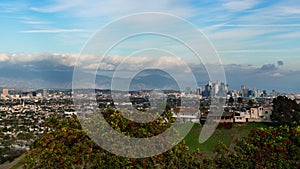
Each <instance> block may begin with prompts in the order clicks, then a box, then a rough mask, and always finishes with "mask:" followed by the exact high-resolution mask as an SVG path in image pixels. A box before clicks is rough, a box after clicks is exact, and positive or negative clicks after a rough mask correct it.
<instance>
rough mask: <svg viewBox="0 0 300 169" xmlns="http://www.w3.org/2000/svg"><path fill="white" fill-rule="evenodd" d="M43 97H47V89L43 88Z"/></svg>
mask: <svg viewBox="0 0 300 169" xmlns="http://www.w3.org/2000/svg"><path fill="white" fill-rule="evenodd" d="M43 97H47V89H43Z"/></svg>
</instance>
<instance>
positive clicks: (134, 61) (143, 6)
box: [0, 0, 300, 93]
mask: <svg viewBox="0 0 300 169" xmlns="http://www.w3.org/2000/svg"><path fill="white" fill-rule="evenodd" d="M143 12H158V13H168V14H171V15H175V16H178V17H180V18H182V19H185V20H186V21H188V22H190V23H191V24H193V25H194V26H196V27H197V28H198V29H199V30H200V31H201V32H202V33H203V34H204V35H205V36H206V37H207V38H208V40H209V41H210V42H211V43H212V44H213V45H214V47H215V49H216V52H217V53H218V55H219V57H220V60H221V63H222V64H223V66H224V70H225V74H226V83H228V84H231V86H232V87H233V88H235V89H238V88H240V85H241V84H245V85H247V86H253V87H254V86H255V87H257V88H260V89H266V90H268V91H271V90H273V89H274V90H276V91H282V92H292V93H299V92H300V87H299V85H298V84H299V83H300V78H299V73H300V69H299V66H298V65H299V61H298V58H299V53H300V48H299V44H300V43H299V39H300V38H299V37H300V33H299V32H300V19H299V18H300V6H299V4H298V2H297V1H296V0H292V1H272V2H270V1H263V0H243V1H236V0H219V1H215V2H210V1H194V0H193V1H180V2H179V1H175V2H174V1H170V0H167V1H164V2H160V1H151V2H140V1H137V0H133V1H129V2H128V1H122V0H118V1H114V2H110V1H106V0H105V1H101V2H98V1H93V0H91V1H81V0H78V1H75V2H69V1H55V0H47V1H43V2H36V1H33V0H26V1H22V2H20V1H0V14H1V15H0V18H1V21H0V23H1V25H2V27H1V28H0V30H1V37H2V41H1V42H0V87H6V86H21V87H32V86H34V87H37V88H38V87H40V88H43V87H46V88H48V87H51V86H52V87H53V88H59V87H61V88H70V87H71V84H72V73H73V68H74V66H75V64H76V58H77V57H78V56H79V54H80V52H81V50H82V49H83V47H84V45H85V43H86V42H87V41H88V40H89V38H90V37H92V35H93V34H94V33H95V32H96V31H98V30H99V29H100V28H102V27H104V26H105V25H107V24H109V23H111V22H113V21H115V20H117V19H118V18H120V17H124V16H127V15H132V14H135V13H143ZM160 22H162V21H161V20H160V18H157V20H155V23H157V24H158V25H159V23H160ZM125 29H126V27H122V28H120V30H118V31H123V30H125ZM170 31H171V32H176V31H177V30H176V29H174V30H170ZM107 36H108V37H110V36H113V34H108V35H107ZM150 38H155V37H150ZM191 38H192V37H191ZM143 40H144V39H141V38H135V39H132V40H130V41H127V44H126V45H125V46H122V45H121V48H120V49H121V50H120V51H112V53H111V57H110V58H109V59H107V60H105V62H103V63H104V64H102V65H100V67H99V69H100V70H99V72H98V75H99V79H101V78H102V81H105V80H107V79H109V78H111V77H112V72H113V71H114V70H115V69H116V68H117V66H118V65H119V64H120V63H122V61H123V59H124V56H125V55H127V53H126V52H128V51H127V50H125V49H127V48H132V46H134V45H135V44H137V43H138V44H139V45H143V44H141V43H140V42H142V41H143ZM172 46H173V47H172ZM123 49H124V50H123ZM170 49H174V50H176V49H178V44H176V43H172V44H170ZM179 53H180V51H179ZM142 54H143V55H141V56H133V57H132V58H130V59H127V60H126V61H125V64H126V65H127V66H126V68H128V69H124V70H123V74H121V75H120V77H119V78H126V77H127V75H128V74H131V73H132V70H135V69H138V68H140V67H143V66H144V65H159V66H160V67H161V68H168V69H170V70H171V71H173V72H176V71H178V70H176V69H177V67H176V66H178V60H176V59H174V57H172V56H169V55H167V54H165V53H160V55H161V56H160V59H157V58H153V57H150V55H149V53H142ZM183 55H184V53H183ZM181 57H185V56H181ZM98 59H99V58H97V57H95V56H86V57H84V60H82V61H87V60H89V61H91V62H89V63H87V66H85V67H82V68H83V69H85V70H86V72H89V71H90V70H91V68H94V67H95V66H96V65H95V64H94V62H93V61H94V60H98ZM161 60H163V61H164V62H162V61H161ZM191 62H192V61H191ZM137 65H138V66H137ZM206 66H218V65H207V64H205V63H203V65H193V66H192V67H190V69H191V71H192V72H193V73H195V74H196V75H197V77H196V80H197V82H199V83H200V82H203V81H208V80H209V78H208V76H207V72H206V70H205V67H206ZM103 79H104V80H103ZM187 81H188V79H187ZM101 83H102V82H101ZM103 87H104V86H103Z"/></svg>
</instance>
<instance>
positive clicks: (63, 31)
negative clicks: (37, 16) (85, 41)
mask: <svg viewBox="0 0 300 169" xmlns="http://www.w3.org/2000/svg"><path fill="white" fill-rule="evenodd" d="M71 32H85V30H83V29H39V30H24V31H20V33H71Z"/></svg>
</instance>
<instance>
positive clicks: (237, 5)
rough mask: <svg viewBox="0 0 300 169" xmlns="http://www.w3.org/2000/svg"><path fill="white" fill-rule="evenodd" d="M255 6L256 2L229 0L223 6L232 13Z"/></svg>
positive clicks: (253, 0)
mask: <svg viewBox="0 0 300 169" xmlns="http://www.w3.org/2000/svg"><path fill="white" fill-rule="evenodd" d="M257 4H258V1H257V0H233V1H232V0H230V1H228V2H225V3H224V4H223V6H224V7H225V8H226V9H228V10H232V11H244V10H247V9H251V8H253V7H254V6H255V5H257Z"/></svg>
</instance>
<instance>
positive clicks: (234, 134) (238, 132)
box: [185, 123, 270, 153]
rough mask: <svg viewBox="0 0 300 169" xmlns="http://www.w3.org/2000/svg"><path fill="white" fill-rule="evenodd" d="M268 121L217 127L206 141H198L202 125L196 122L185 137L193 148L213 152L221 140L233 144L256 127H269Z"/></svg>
mask: <svg viewBox="0 0 300 169" xmlns="http://www.w3.org/2000/svg"><path fill="white" fill-rule="evenodd" d="M269 125H270V124H267V123H248V124H246V125H245V126H234V127H233V128H232V129H223V128H222V129H217V130H216V131H215V132H214V134H213V135H212V136H211V137H210V138H209V139H208V140H207V141H206V142H204V143H202V144H200V143H199V142H198V139H199V134H200V131H201V128H202V127H201V125H200V124H195V125H194V126H193V128H192V130H191V131H190V133H189V134H188V135H187V136H186V137H185V142H186V144H187V145H188V146H189V147H190V148H191V149H196V148H200V150H201V151H203V152H210V153H211V152H213V151H214V150H215V147H216V146H217V145H218V143H219V142H222V143H224V144H225V145H227V146H230V145H232V144H233V143H234V142H235V141H236V140H237V139H239V138H242V137H244V136H247V135H248V134H249V133H250V131H251V130H252V129H254V128H260V127H267V126H269Z"/></svg>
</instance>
